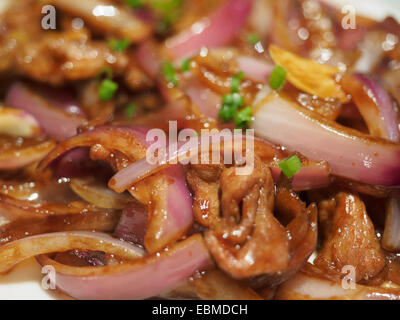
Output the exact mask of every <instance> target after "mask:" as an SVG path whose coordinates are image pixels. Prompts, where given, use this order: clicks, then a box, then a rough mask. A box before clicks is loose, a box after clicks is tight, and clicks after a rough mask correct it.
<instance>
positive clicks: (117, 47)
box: [108, 40, 131, 52]
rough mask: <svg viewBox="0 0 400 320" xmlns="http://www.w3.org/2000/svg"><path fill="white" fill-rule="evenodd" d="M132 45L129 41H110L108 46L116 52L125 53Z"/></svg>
mask: <svg viewBox="0 0 400 320" xmlns="http://www.w3.org/2000/svg"><path fill="white" fill-rule="evenodd" d="M130 45H131V42H130V41H129V40H110V41H108V46H109V47H110V48H111V49H113V50H114V51H115V52H124V51H125V50H126V49H128V47H129V46H130Z"/></svg>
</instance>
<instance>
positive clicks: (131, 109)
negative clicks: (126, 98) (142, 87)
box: [125, 103, 137, 119]
mask: <svg viewBox="0 0 400 320" xmlns="http://www.w3.org/2000/svg"><path fill="white" fill-rule="evenodd" d="M136 109H137V105H136V104H134V103H130V104H128V105H127V107H126V109H125V112H126V117H127V118H128V119H132V118H133V117H134V116H135V112H136Z"/></svg>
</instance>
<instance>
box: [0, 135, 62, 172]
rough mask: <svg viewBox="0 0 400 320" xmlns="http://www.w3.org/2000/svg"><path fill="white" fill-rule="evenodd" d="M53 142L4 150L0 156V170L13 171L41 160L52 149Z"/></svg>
mask: <svg viewBox="0 0 400 320" xmlns="http://www.w3.org/2000/svg"><path fill="white" fill-rule="evenodd" d="M54 147H55V142H54V141H51V140H50V141H44V142H40V141H38V142H37V143H36V144H33V145H31V144H29V145H27V146H23V147H22V148H15V149H11V150H4V151H3V152H1V154H0V169H1V170H13V169H19V168H22V167H25V166H27V165H29V164H32V163H34V162H37V161H40V160H42V159H43V158H44V157H45V156H46V155H47V154H48V153H49V152H50V151H51V150H52V149H53V148H54Z"/></svg>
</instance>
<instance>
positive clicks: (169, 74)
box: [162, 61, 178, 87]
mask: <svg viewBox="0 0 400 320" xmlns="http://www.w3.org/2000/svg"><path fill="white" fill-rule="evenodd" d="M162 73H163V75H164V77H165V79H166V80H167V81H168V82H169V83H171V84H172V85H173V86H174V87H177V86H178V77H177V75H176V71H175V68H174V65H173V64H172V62H168V61H167V62H164V64H163V65H162Z"/></svg>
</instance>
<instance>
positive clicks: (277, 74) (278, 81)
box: [269, 66, 286, 90]
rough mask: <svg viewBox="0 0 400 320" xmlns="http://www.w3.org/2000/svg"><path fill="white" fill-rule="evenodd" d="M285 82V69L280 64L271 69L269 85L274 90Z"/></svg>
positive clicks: (278, 88) (281, 86)
mask: <svg viewBox="0 0 400 320" xmlns="http://www.w3.org/2000/svg"><path fill="white" fill-rule="evenodd" d="M285 82H286V70H285V69H284V68H283V67H281V66H276V67H275V68H274V70H273V71H272V74H271V77H270V79H269V85H270V86H271V88H272V89H274V90H280V89H282V88H283V86H284V85H285Z"/></svg>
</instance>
